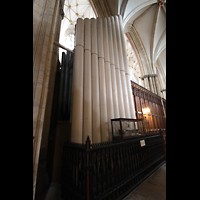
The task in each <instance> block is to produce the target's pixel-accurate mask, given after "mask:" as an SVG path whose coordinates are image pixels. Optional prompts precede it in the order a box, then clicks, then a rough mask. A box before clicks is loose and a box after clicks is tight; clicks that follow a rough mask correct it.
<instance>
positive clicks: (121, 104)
mask: <svg viewBox="0 0 200 200" xmlns="http://www.w3.org/2000/svg"><path fill="white" fill-rule="evenodd" d="M111 27H112V34H113V50H114V60H115V72H116V80H117V95H118V103H119V115H120V117H121V118H125V117H126V115H125V109H124V99H123V98H122V96H123V92H122V82H121V75H120V67H119V55H118V50H117V49H118V47H117V43H116V41H117V39H116V28H115V20H114V17H113V16H112V17H111Z"/></svg>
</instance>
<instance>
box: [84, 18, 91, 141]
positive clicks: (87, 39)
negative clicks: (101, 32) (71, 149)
mask: <svg viewBox="0 0 200 200" xmlns="http://www.w3.org/2000/svg"><path fill="white" fill-rule="evenodd" d="M84 24H85V26H84V27H85V28H84V43H85V45H84V49H85V51H84V53H85V59H84V75H83V76H84V80H83V91H84V93H83V138H82V140H83V143H84V142H85V141H86V139H87V136H89V137H90V139H91V140H92V94H91V91H92V87H91V78H92V76H91V75H92V74H91V30H90V20H89V19H88V18H86V19H85V20H84Z"/></svg>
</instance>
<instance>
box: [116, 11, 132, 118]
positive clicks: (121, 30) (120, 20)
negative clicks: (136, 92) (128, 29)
mask: <svg viewBox="0 0 200 200" xmlns="http://www.w3.org/2000/svg"><path fill="white" fill-rule="evenodd" d="M119 28H120V33H121V41H122V52H123V58H124V68H125V77H126V85H127V92H128V98H129V108H130V115H131V118H133V119H135V118H136V116H135V106H134V100H133V95H132V89H131V82H130V74H129V69H128V62H127V56H126V45H125V39H124V33H123V28H122V17H121V15H119Z"/></svg>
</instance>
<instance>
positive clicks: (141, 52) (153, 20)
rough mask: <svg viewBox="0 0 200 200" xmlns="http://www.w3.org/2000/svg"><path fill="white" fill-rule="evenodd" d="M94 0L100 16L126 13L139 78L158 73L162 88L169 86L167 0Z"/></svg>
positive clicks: (126, 31)
mask: <svg viewBox="0 0 200 200" xmlns="http://www.w3.org/2000/svg"><path fill="white" fill-rule="evenodd" d="M90 3H91V5H92V7H93V9H94V10H95V13H97V16H100V17H107V16H110V15H119V14H120V15H122V18H123V28H124V33H125V34H126V36H127V39H128V42H129V43H130V44H131V46H132V48H133V51H134V54H135V55H134V56H135V57H134V56H133V58H134V60H135V63H136V62H137V63H138V65H139V68H140V71H139V73H135V75H136V76H138V77H137V78H136V79H137V80H138V78H139V77H140V78H142V77H143V76H144V75H148V74H158V81H159V84H160V88H161V89H166V86H165V84H166V0H100V1H99V0H90ZM127 46H128V45H127ZM127 51H128V52H130V48H129V49H127ZM131 55H132V54H131ZM129 59H130V58H128V60H129ZM133 68H134V67H133ZM136 69H137V68H136Z"/></svg>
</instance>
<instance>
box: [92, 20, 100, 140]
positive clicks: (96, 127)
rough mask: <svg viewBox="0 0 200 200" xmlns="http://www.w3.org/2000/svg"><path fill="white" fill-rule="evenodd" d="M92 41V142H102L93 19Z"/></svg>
mask: <svg viewBox="0 0 200 200" xmlns="http://www.w3.org/2000/svg"><path fill="white" fill-rule="evenodd" d="M91 40H92V42H91V43H92V61H91V62H92V142H93V143H97V142H101V129H100V103H99V72H98V49H97V20H96V19H94V18H92V19H91Z"/></svg>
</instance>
